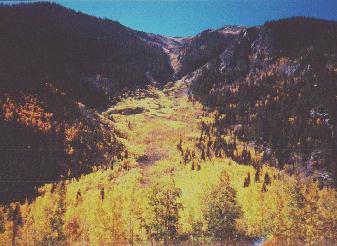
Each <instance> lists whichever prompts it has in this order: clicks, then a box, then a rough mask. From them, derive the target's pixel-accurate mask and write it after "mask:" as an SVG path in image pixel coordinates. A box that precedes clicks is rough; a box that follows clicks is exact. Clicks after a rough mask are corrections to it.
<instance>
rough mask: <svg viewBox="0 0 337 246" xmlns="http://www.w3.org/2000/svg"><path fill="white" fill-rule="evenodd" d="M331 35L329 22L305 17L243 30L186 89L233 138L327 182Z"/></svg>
mask: <svg viewBox="0 0 337 246" xmlns="http://www.w3.org/2000/svg"><path fill="white" fill-rule="evenodd" d="M336 33H337V24H336V23H335V22H327V21H320V20H314V19H306V18H293V19H287V20H281V21H276V22H270V23H266V24H265V25H264V26H262V27H260V28H251V29H248V30H246V31H245V32H242V33H241V36H238V37H237V39H239V40H241V41H240V42H239V43H238V44H237V45H234V44H233V45H232V46H229V47H228V49H227V50H226V51H225V53H226V54H227V56H226V57H225V58H223V56H221V57H219V58H218V59H217V60H213V61H212V62H210V63H209V64H208V65H207V66H205V67H203V68H201V69H200V72H199V74H198V76H196V78H195V79H194V81H193V85H192V93H193V95H194V96H195V97H197V98H198V99H200V100H201V101H202V102H204V103H205V104H206V105H207V106H210V107H211V108H213V109H216V110H217V112H218V113H217V116H216V117H215V122H214V127H215V128H216V129H217V131H218V133H219V134H221V133H223V132H224V131H225V129H226V128H227V129H228V128H231V127H232V128H233V127H234V126H235V131H234V132H235V134H236V136H237V137H238V138H239V139H240V140H243V141H250V142H253V143H255V145H256V146H260V147H263V149H264V150H266V151H265V152H266V153H268V158H270V160H271V162H272V163H273V164H274V165H275V166H277V167H281V168H282V167H284V165H286V164H288V165H290V167H291V169H294V170H295V169H296V170H302V169H303V167H304V168H305V169H306V170H307V172H309V173H312V172H313V171H314V170H317V169H318V170H320V173H319V178H320V179H322V181H324V182H326V183H329V184H331V182H332V180H331V178H334V177H336V171H337V163H336V159H337V158H336V153H337V151H336V148H337V146H336V144H337V136H336V126H337V114H336V113H337V110H336V105H337V104H336V95H337V74H336V62H337V57H336V51H337V37H336ZM236 41H237V40H236ZM220 64H222V65H221V66H222V68H221V69H220V67H221V66H220ZM224 65H225V66H224ZM269 150H271V152H270V151H269ZM266 157H267V156H266ZM288 167H289V166H288Z"/></svg>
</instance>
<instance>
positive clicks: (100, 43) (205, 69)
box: [0, 3, 337, 201]
mask: <svg viewBox="0 0 337 246" xmlns="http://www.w3.org/2000/svg"><path fill="white" fill-rule="evenodd" d="M0 33H1V39H0V56H1V58H2V59H1V60H0V105H1V107H0V115H1V118H0V129H1V131H0V132H1V136H0V149H1V155H2V162H1V166H0V173H1V180H2V183H3V184H4V185H2V186H1V189H0V197H2V198H4V200H5V201H12V200H20V199H23V198H25V197H31V196H32V195H33V194H35V189H34V187H35V186H38V185H41V184H43V183H47V182H54V181H58V180H61V179H65V178H73V177H79V176H80V175H82V174H83V173H88V172H91V171H92V169H93V168H94V167H95V166H113V165H114V163H116V162H117V161H118V160H121V159H123V158H124V159H127V156H128V150H127V147H126V146H125V145H124V144H123V139H125V136H124V135H123V134H122V133H120V132H119V131H118V130H116V128H115V126H114V125H115V122H114V119H113V118H107V117H105V116H104V114H102V113H101V112H102V111H103V110H105V109H106V108H107V107H108V106H111V105H112V104H114V103H116V102H117V101H118V100H121V99H123V98H124V94H123V93H125V92H130V91H131V92H132V91H134V90H136V89H139V88H146V87H147V86H148V85H156V86H158V87H163V86H165V85H166V84H167V83H168V82H172V81H173V82H174V81H177V80H178V81H182V82H183V83H185V84H186V86H185V87H186V88H187V89H188V90H189V94H190V97H191V98H192V99H193V100H194V99H197V100H199V101H200V102H201V103H203V104H204V106H205V107H207V108H208V110H210V111H214V112H215V113H216V118H215V120H214V124H213V126H212V127H213V128H214V132H216V134H218V135H221V134H223V133H224V132H226V131H228V130H229V131H231V132H232V134H234V135H235V136H236V137H237V138H238V139H239V140H240V141H245V142H247V143H248V144H250V145H252V146H254V147H255V149H256V150H259V151H263V152H264V153H265V156H264V161H265V162H268V163H269V164H270V165H274V166H277V167H279V168H285V169H287V170H288V171H290V172H301V173H303V172H305V173H306V174H310V175H317V178H319V179H321V180H322V179H323V182H324V183H326V184H328V183H329V184H331V183H333V181H331V179H333V177H336V175H335V174H336V169H337V168H336V166H337V165H336V159H337V158H336V151H335V150H336V142H337V141H336V133H335V132H336V124H337V123H336V122H337V120H336V119H337V116H336V112H337V110H336V95H337V93H336V90H337V89H336V81H337V79H336V71H337V69H336V64H337V60H336V55H337V42H336V41H337V24H336V22H332V21H324V20H317V19H311V18H301V17H297V18H290V19H285V20H279V21H272V22H268V23H266V24H264V25H262V26H257V27H238V26H224V27H223V28H220V29H216V30H206V31H204V32H202V33H200V34H198V35H196V36H193V37H166V36H163V35H156V34H150V33H144V32H139V31H135V30H132V29H130V28H127V27H125V26H123V25H121V24H119V23H118V22H115V21H111V20H107V19H100V18H96V17H93V16H89V15H86V14H83V13H79V12H75V11H73V10H70V9H67V8H64V7H62V6H60V5H58V4H54V3H32V4H18V5H13V6H8V5H2V6H0ZM185 91H186V90H183V91H180V92H179V93H184V92H185ZM233 129H234V130H233ZM280 129H282V130H280ZM232 158H234V156H233V157H232ZM317 171H318V174H317Z"/></svg>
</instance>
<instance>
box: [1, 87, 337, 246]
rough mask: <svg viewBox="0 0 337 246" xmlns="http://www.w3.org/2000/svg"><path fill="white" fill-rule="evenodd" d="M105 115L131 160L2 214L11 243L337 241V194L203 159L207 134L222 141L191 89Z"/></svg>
mask: <svg viewBox="0 0 337 246" xmlns="http://www.w3.org/2000/svg"><path fill="white" fill-rule="evenodd" d="M103 115H104V116H105V117H106V118H109V119H110V120H112V121H113V122H114V124H115V126H116V128H117V129H118V130H119V131H120V132H121V134H120V139H119V140H120V141H121V142H122V143H123V144H124V145H125V146H126V148H127V151H125V153H124V156H123V158H122V159H123V160H121V161H119V162H118V163H117V164H115V165H114V166H112V167H105V168H94V169H93V172H92V173H90V174H87V175H82V176H81V177H80V178H78V179H71V180H64V181H60V182H58V183H52V184H46V185H44V186H43V187H41V188H39V195H38V197H37V198H36V199H34V200H33V201H32V202H28V201H26V202H25V203H21V204H20V203H12V204H10V205H9V206H4V207H2V208H1V209H0V244H1V245H11V244H12V245H131V244H135V245H160V244H165V245H177V244H183V245H192V244H193V245H199V244H203V245H204V244H205V243H206V244H207V243H208V244H212V245H213V244H216V243H219V245H220V242H222V243H225V242H227V243H229V245H252V244H253V243H255V245H259V244H263V243H264V244H265V245H288V244H289V245H302V244H309V245H332V244H333V243H334V242H336V240H337V235H336V229H337V197H336V196H337V194H336V191H335V190H334V189H332V188H321V187H319V186H318V184H316V183H314V182H313V181H312V180H311V179H310V178H304V177H299V176H295V175H293V176H289V175H288V174H286V172H285V171H279V170H277V169H275V168H273V167H269V166H268V163H262V164H261V166H259V167H256V166H255V167H253V166H252V165H244V164H242V163H237V162H235V161H234V160H232V158H229V156H228V155H227V154H226V153H225V152H224V153H215V152H216V151H215V150H214V148H209V149H207V147H206V146H207V143H206V142H207V141H206V142H205V143H206V144H205V151H203V150H202V149H203V148H202V147H200V142H201V143H203V141H204V140H200V139H202V138H204V137H203V136H202V135H203V134H204V136H205V138H206V137H207V139H209V140H208V141H212V139H214V138H215V136H214V135H212V130H211V131H210V132H209V133H208V134H206V133H202V132H204V130H202V129H204V128H205V125H207V124H211V123H212V122H213V121H214V113H211V112H208V111H207V109H206V108H203V107H202V106H201V105H200V104H199V103H197V102H193V100H192V99H191V98H190V99H189V98H188V96H187V93H186V84H184V83H183V82H182V81H177V82H176V83H175V84H169V85H167V86H166V88H164V89H157V88H155V87H152V86H150V87H149V88H148V89H146V90H145V89H144V90H138V91H136V92H133V93H130V94H129V95H125V96H124V97H122V99H121V100H120V101H119V102H118V103H117V104H116V105H115V106H114V107H112V108H109V109H108V110H107V111H105V112H104V113H103ZM220 137H221V138H222V139H223V140H224V142H227V143H228V146H230V144H229V143H231V141H236V142H235V143H236V147H235V156H236V157H238V156H242V155H243V153H244V151H243V150H245V151H247V152H249V156H250V158H252V159H253V160H256V162H258V161H261V154H258V153H255V152H254V149H253V148H252V147H250V146H247V145H245V144H244V143H241V142H239V141H238V140H233V136H231V135H230V134H229V133H228V134H226V133H224V134H223V135H221V136H220ZM217 138H219V136H217ZM213 142H214V141H213ZM234 159H235V158H234ZM236 159H237V158H236Z"/></svg>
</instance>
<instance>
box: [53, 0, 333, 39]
mask: <svg viewBox="0 0 337 246" xmlns="http://www.w3.org/2000/svg"><path fill="white" fill-rule="evenodd" d="M56 2H58V3H60V4H62V5H64V6H66V7H69V8H72V9H75V10H78V11H81V12H84V13H88V14H91V15H95V16H99V17H107V18H109V19H113V20H117V21H119V22H120V23H121V24H123V25H126V26H128V27H131V28H133V29H137V30H141V31H146V32H152V33H157V34H165V35H169V36H189V35H195V34H197V33H199V32H201V31H203V30H205V29H208V28H219V27H221V26H224V25H243V26H253V25H260V24H263V23H264V22H265V21H267V20H273V19H280V18H285V17H290V16H312V17H317V18H323V19H330V20H332V19H334V20H337V0H222V1H221V0H182V1H179V0H105V1H99V0H56Z"/></svg>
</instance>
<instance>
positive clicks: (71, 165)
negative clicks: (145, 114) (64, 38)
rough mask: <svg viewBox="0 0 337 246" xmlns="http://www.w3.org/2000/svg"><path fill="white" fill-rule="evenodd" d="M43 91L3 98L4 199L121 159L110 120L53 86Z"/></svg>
mask: <svg viewBox="0 0 337 246" xmlns="http://www.w3.org/2000/svg"><path fill="white" fill-rule="evenodd" d="M39 89H40V90H38V91H36V94H33V93H28V92H27V91H24V90H21V91H20V92H16V93H15V94H13V93H9V92H6V93H4V94H2V95H1V96H0V106H1V108H0V129H1V137H0V149H1V166H0V178H1V182H2V185H1V189H0V197H1V202H6V201H12V200H16V201H18V200H22V199H24V198H31V197H32V195H34V194H35V189H34V187H35V186H40V185H42V184H44V183H49V182H56V181H58V180H60V179H62V178H70V177H78V176H80V175H81V174H82V173H88V172H90V171H91V170H92V167H93V166H94V165H105V166H106V165H113V163H114V162H115V161H116V160H117V159H121V158H122V155H121V154H122V152H123V151H124V147H123V145H122V144H120V143H119V141H118V135H119V134H118V132H117V131H116V130H115V129H114V126H113V123H112V122H111V121H110V120H107V119H105V118H104V117H103V116H101V115H100V114H98V113H97V112H96V111H95V110H94V109H88V108H86V107H85V106H84V105H83V104H81V103H75V102H74V101H72V98H69V96H68V95H66V94H65V93H64V92H62V91H60V90H58V89H57V88H55V87H53V86H52V85H51V84H48V83H46V84H44V85H42V84H41V87H40V88H39ZM30 92H32V90H30ZM42 95H43V96H42Z"/></svg>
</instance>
